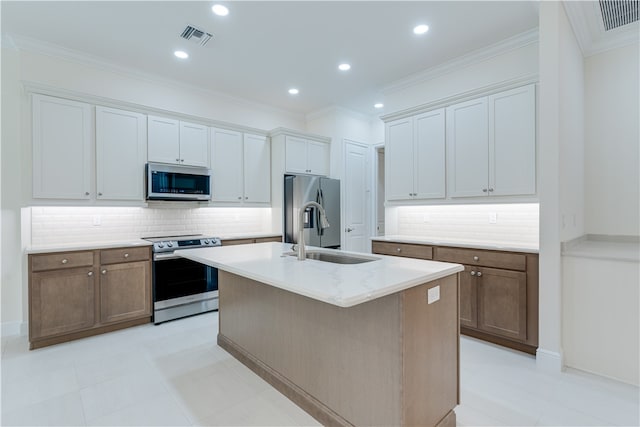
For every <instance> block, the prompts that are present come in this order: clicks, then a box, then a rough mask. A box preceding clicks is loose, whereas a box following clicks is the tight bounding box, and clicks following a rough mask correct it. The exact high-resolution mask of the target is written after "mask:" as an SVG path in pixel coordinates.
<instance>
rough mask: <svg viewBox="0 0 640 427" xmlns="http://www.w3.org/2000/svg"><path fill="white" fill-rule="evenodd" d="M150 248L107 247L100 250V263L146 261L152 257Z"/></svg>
mask: <svg viewBox="0 0 640 427" xmlns="http://www.w3.org/2000/svg"><path fill="white" fill-rule="evenodd" d="M149 249H150V248H149V247H144V248H118V249H105V250H102V251H100V264H117V263H121V262H133V261H145V260H148V259H149V258H151V254H150V252H149Z"/></svg>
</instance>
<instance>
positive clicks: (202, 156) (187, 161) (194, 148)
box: [180, 122, 209, 168]
mask: <svg viewBox="0 0 640 427" xmlns="http://www.w3.org/2000/svg"><path fill="white" fill-rule="evenodd" d="M207 133H208V128H207V127H206V126H202V125H197V124H195V123H187V122H180V164H181V165H187V166H201V167H204V168H208V167H209V138H208V135H207Z"/></svg>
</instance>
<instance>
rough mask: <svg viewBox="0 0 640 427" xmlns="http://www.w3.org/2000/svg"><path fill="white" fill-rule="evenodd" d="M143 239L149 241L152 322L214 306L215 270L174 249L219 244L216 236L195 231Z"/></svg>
mask: <svg viewBox="0 0 640 427" xmlns="http://www.w3.org/2000/svg"><path fill="white" fill-rule="evenodd" d="M144 240H147V241H149V242H152V243H153V249H152V250H153V323H155V324H156V325H157V324H159V323H162V322H166V321H167V320H173V319H178V318H181V317H186V316H192V315H194V314H199V313H205V312H208V311H213V310H217V309H218V269H216V268H213V267H209V266H206V265H204V264H200V263H198V262H195V261H191V260H188V259H185V258H182V257H180V256H178V255H176V254H174V251H175V250H177V249H189V248H203V247H214V246H221V242H220V238H218V237H205V236H203V235H201V234H199V235H189V236H167V237H145V238H144Z"/></svg>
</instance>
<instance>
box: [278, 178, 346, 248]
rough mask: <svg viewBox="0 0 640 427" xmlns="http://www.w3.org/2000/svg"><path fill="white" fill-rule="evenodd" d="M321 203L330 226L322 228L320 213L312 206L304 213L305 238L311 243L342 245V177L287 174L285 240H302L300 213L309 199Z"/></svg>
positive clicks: (336, 246) (335, 246) (290, 241)
mask: <svg viewBox="0 0 640 427" xmlns="http://www.w3.org/2000/svg"><path fill="white" fill-rule="evenodd" d="M309 201H312V202H317V203H319V204H320V205H322V207H323V208H324V210H325V213H326V214H327V220H328V221H329V225H330V226H329V228H325V229H322V228H321V227H320V224H319V221H318V220H319V212H316V211H317V209H315V208H308V209H307V210H306V211H305V215H304V233H305V236H304V239H305V243H306V244H307V245H309V246H319V247H323V248H339V247H340V180H339V179H330V178H322V177H319V176H308V175H285V177H284V241H285V243H297V242H298V212H299V210H300V206H302V205H303V204H305V203H306V202H309Z"/></svg>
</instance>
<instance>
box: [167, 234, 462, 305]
mask: <svg viewBox="0 0 640 427" xmlns="http://www.w3.org/2000/svg"><path fill="white" fill-rule="evenodd" d="M315 250H318V251H323V252H329V253H345V254H350V253H352V252H345V251H336V250H332V249H320V248H313V247H308V249H307V251H315ZM290 251H291V244H284V243H257V244H251V245H240V246H220V247H215V248H197V249H182V250H178V251H176V252H175V253H176V254H178V255H180V256H182V257H184V258H188V259H190V260H193V261H197V262H201V263H203V264H207V265H209V266H212V267H216V268H219V269H221V270H224V271H227V272H229V273H233V274H237V275H239V276H243V277H247V278H249V279H252V280H256V281H258V282H262V283H266V284H268V285H271V286H274V287H276V288H280V289H284V290H286V291H289V292H293V293H296V294H298V295H303V296H306V297H309V298H312V299H315V300H318V301H322V302H326V303H328V304H332V305H335V306H338V307H352V306H354V305H357V304H361V303H363V302H366V301H370V300H373V299H376V298H380V297H383V296H385V295H390V294H393V293H396V292H399V291H402V290H404V289H408V288H411V287H413V286H416V285H419V284H422V283H425V282H430V281H432V280H436V279H440V278H442V277H445V276H449V275H451V274H454V273H457V272H459V271H462V270H463V269H464V268H463V267H462V265H460V264H451V263H445V262H437V261H424V260H418V259H412V258H401V257H392V256H383V255H371V254H354V255H361V256H368V257H373V258H378V259H377V260H375V261H372V262H366V263H362V264H350V265H345V264H334V263H330V262H324V261H314V260H310V259H307V260H306V261H298V260H297V258H296V257H295V256H283V255H282V254H283V253H285V252H290Z"/></svg>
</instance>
